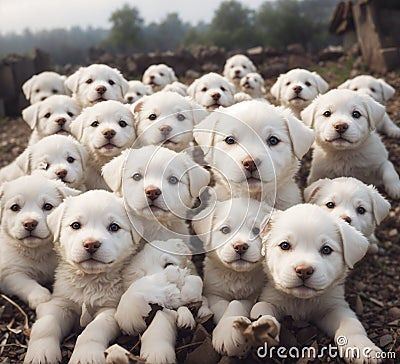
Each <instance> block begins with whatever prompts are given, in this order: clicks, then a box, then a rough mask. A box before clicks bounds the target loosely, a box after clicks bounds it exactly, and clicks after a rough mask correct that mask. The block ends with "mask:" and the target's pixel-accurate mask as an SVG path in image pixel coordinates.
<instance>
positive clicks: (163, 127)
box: [159, 125, 172, 135]
mask: <svg viewBox="0 0 400 364" xmlns="http://www.w3.org/2000/svg"><path fill="white" fill-rule="evenodd" d="M159 129H160V131H161V134H162V135H168V134H169V133H170V132H171V131H172V128H171V127H170V126H169V125H161V126H160V128H159Z"/></svg>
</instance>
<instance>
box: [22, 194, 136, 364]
mask: <svg viewBox="0 0 400 364" xmlns="http://www.w3.org/2000/svg"><path fill="white" fill-rule="evenodd" d="M48 224H49V227H50V229H51V231H52V232H53V234H54V241H55V246H56V249H57V252H58V254H59V256H60V259H61V261H60V263H59V266H58V268H57V271H56V276H55V283H54V290H53V296H52V299H51V300H50V301H48V302H46V303H43V304H41V305H39V306H38V307H37V319H36V322H35V323H34V324H33V327H32V332H31V336H30V341H29V345H28V351H27V353H26V356H25V360H24V363H32V364H35V363H58V362H60V361H61V350H60V342H61V340H62V339H63V337H65V336H66V335H68V333H69V332H70V331H71V330H72V328H73V326H74V324H75V323H76V321H78V320H79V321H80V325H81V326H82V327H84V330H83V332H82V333H81V334H80V335H79V336H78V339H77V341H76V344H75V348H74V351H73V353H72V356H71V358H70V360H69V363H71V364H78V363H80V364H83V363H105V357H104V350H105V349H106V348H107V347H108V344H109V342H110V341H111V340H113V339H115V337H116V336H117V335H118V334H119V333H120V330H119V328H118V324H117V322H116V321H115V318H114V315H115V311H116V308H117V305H118V302H119V300H120V297H121V295H122V294H123V292H124V289H123V282H122V277H123V272H124V269H125V267H126V266H127V265H128V264H129V262H130V261H131V260H132V256H133V254H134V252H135V250H136V248H137V246H138V244H137V241H138V240H139V237H138V236H137V235H136V232H134V231H133V230H132V227H131V224H130V222H129V219H128V216H127V214H126V211H125V208H124V203H123V201H122V199H121V198H118V197H116V196H115V195H113V194H112V193H110V192H107V191H102V190H96V191H88V192H85V193H83V194H82V195H80V196H76V197H70V198H67V199H66V200H65V201H64V202H63V203H62V204H61V205H60V206H58V208H57V209H55V210H54V212H52V213H51V214H50V215H49V217H48Z"/></svg>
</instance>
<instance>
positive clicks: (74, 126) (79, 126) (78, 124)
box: [69, 109, 86, 141]
mask: <svg viewBox="0 0 400 364" xmlns="http://www.w3.org/2000/svg"><path fill="white" fill-rule="evenodd" d="M85 110H86V109H84V110H83V111H82V113H81V114H79V115H78V116H77V117H76V118H75V119H74V120H72V121H71V124H69V129H70V131H71V134H72V136H74V137H75V138H76V139H77V140H78V141H79V140H80V139H81V138H82V134H83V128H84V127H83V124H84V121H85V116H86V115H85Z"/></svg>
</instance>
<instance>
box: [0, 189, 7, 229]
mask: <svg viewBox="0 0 400 364" xmlns="http://www.w3.org/2000/svg"><path fill="white" fill-rule="evenodd" d="M6 184H7V182H4V183H2V184H1V185H0V222H1V217H2V215H3V207H4V206H3V203H2V199H3V196H4V187H5V185H6Z"/></svg>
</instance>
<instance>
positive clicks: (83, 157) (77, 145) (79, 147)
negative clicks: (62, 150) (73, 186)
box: [68, 135, 88, 167]
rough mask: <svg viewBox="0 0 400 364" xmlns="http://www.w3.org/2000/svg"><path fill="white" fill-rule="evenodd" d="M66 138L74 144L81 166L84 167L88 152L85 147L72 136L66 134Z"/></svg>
mask: <svg viewBox="0 0 400 364" xmlns="http://www.w3.org/2000/svg"><path fill="white" fill-rule="evenodd" d="M68 138H70V139H71V140H72V142H73V143H74V145H75V148H76V151H77V152H78V154H79V156H80V157H81V161H82V166H83V167H85V165H86V163H87V160H88V153H87V151H86V149H85V147H84V146H83V145H82V144H81V143H79V142H78V141H77V140H76V139H75V138H74V137H73V136H71V135H68Z"/></svg>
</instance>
